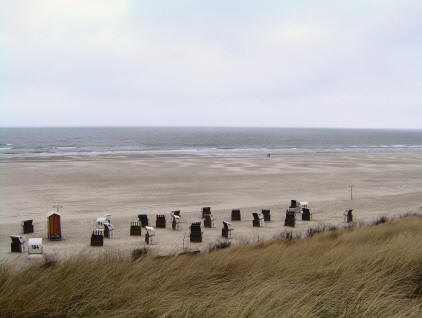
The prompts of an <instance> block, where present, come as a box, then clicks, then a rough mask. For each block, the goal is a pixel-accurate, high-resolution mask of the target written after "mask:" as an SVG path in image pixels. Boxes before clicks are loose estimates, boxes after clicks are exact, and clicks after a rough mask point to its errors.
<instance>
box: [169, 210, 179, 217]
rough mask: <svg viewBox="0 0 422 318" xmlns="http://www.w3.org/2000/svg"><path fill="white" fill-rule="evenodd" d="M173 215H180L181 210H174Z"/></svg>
mask: <svg viewBox="0 0 422 318" xmlns="http://www.w3.org/2000/svg"><path fill="white" fill-rule="evenodd" d="M171 215H177V216H178V217H180V210H176V211H172V212H171Z"/></svg>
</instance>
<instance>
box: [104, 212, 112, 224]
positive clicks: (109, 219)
mask: <svg viewBox="0 0 422 318" xmlns="http://www.w3.org/2000/svg"><path fill="white" fill-rule="evenodd" d="M104 218H105V219H106V223H109V224H111V214H104Z"/></svg>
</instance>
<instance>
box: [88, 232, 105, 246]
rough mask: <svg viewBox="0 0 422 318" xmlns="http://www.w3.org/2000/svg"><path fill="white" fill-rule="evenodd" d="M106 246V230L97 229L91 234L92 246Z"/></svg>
mask: <svg viewBox="0 0 422 318" xmlns="http://www.w3.org/2000/svg"><path fill="white" fill-rule="evenodd" d="M103 245H104V229H95V230H93V231H92V234H91V246H103Z"/></svg>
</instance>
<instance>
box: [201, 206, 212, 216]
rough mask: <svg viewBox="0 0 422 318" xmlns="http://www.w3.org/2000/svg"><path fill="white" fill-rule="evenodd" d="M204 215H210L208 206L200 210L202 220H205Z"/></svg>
mask: <svg viewBox="0 0 422 318" xmlns="http://www.w3.org/2000/svg"><path fill="white" fill-rule="evenodd" d="M206 214H211V208H210V207H209V206H207V207H204V208H202V218H203V219H204V218H205V215H206Z"/></svg>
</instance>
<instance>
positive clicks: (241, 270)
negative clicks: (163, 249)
mask: <svg viewBox="0 0 422 318" xmlns="http://www.w3.org/2000/svg"><path fill="white" fill-rule="evenodd" d="M50 265H51V264H50ZM421 293H422V218H420V217H416V216H410V217H406V218H402V219H399V220H394V221H387V222H383V223H380V224H379V225H377V226H362V227H356V228H353V229H348V230H347V229H346V230H331V231H329V232H325V233H317V234H314V235H313V236H312V237H309V238H306V239H301V240H289V239H284V240H283V239H280V240H274V241H270V242H265V243H260V244H257V245H249V246H248V245H240V246H231V247H227V248H224V249H219V250H216V251H214V252H212V253H206V254H198V255H183V256H171V257H165V258H154V257H151V256H148V255H147V256H141V257H139V258H137V259H136V260H130V259H127V258H123V257H114V256H111V255H105V256H104V257H100V258H96V259H87V258H85V257H84V256H81V255H80V256H75V257H72V258H70V259H68V260H66V261H63V262H60V263H59V264H57V265H54V264H52V265H51V266H47V267H43V268H40V267H39V266H33V267H31V268H28V269H24V270H20V271H12V270H11V269H9V268H7V267H5V266H3V267H2V269H1V273H0V316H1V317H420V316H422V309H421V304H422V298H421Z"/></svg>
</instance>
